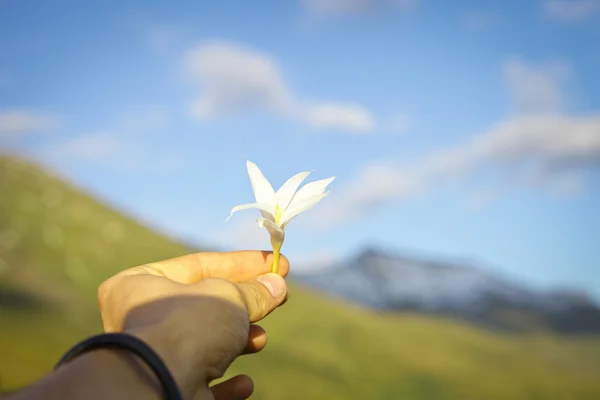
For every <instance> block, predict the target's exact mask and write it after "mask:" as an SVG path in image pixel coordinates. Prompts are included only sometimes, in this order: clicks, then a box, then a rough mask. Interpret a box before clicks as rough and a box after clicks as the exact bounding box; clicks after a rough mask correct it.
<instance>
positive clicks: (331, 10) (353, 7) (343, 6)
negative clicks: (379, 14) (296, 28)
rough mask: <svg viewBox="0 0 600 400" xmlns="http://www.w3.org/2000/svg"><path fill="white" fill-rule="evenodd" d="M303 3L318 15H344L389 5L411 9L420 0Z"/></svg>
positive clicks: (319, 0)
mask: <svg viewBox="0 0 600 400" xmlns="http://www.w3.org/2000/svg"><path fill="white" fill-rule="evenodd" d="M302 4H303V5H304V7H305V8H306V10H307V11H308V12H309V13H310V14H312V15H315V16H318V17H344V16H349V15H356V14H363V13H366V12H369V11H373V10H377V9H384V8H389V7H396V8H400V9H410V8H413V7H415V6H416V5H417V4H418V0H302Z"/></svg>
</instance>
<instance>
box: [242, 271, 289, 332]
mask: <svg viewBox="0 0 600 400" xmlns="http://www.w3.org/2000/svg"><path fill="white" fill-rule="evenodd" d="M238 288H239V290H240V292H241V294H242V298H243V300H244V303H245V304H246V308H247V309H248V315H249V317H250V322H256V321H260V320H261V319H263V318H264V317H266V316H267V315H268V314H269V313H270V312H271V311H273V310H274V309H275V308H277V307H278V306H279V305H281V303H283V301H284V300H285V298H286V297H287V285H286V284H285V280H284V279H283V278H282V277H281V276H280V275H278V274H273V273H269V274H265V275H261V276H259V277H258V278H256V279H254V280H251V281H249V282H244V283H238Z"/></svg>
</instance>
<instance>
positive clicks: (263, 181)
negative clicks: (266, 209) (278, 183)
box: [246, 160, 277, 213]
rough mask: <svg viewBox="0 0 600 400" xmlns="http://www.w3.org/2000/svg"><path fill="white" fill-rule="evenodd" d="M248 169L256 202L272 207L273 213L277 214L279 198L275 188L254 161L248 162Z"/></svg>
mask: <svg viewBox="0 0 600 400" xmlns="http://www.w3.org/2000/svg"><path fill="white" fill-rule="evenodd" d="M246 167H247V168H248V176H249V177H250V183H251V184H252V190H253V191H254V197H255V198H256V202H257V203H263V204H269V205H271V206H272V207H273V211H272V213H275V206H276V205H277V197H276V196H275V191H274V190H273V186H271V184H270V183H269V181H268V180H267V178H265V176H264V175H263V173H262V172H261V171H260V169H259V168H258V166H257V165H256V164H254V163H253V162H252V161H250V160H246Z"/></svg>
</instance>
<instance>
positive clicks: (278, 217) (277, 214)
mask: <svg viewBox="0 0 600 400" xmlns="http://www.w3.org/2000/svg"><path fill="white" fill-rule="evenodd" d="M281 214H283V212H282V211H281V208H279V206H276V207H275V223H276V224H277V225H279V221H280V220H281Z"/></svg>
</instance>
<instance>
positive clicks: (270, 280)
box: [256, 273, 287, 297]
mask: <svg viewBox="0 0 600 400" xmlns="http://www.w3.org/2000/svg"><path fill="white" fill-rule="evenodd" d="M256 280H257V281H259V282H260V283H262V284H263V285H264V286H265V287H266V288H267V289H269V292H270V293H271V295H272V296H273V297H281V296H283V295H284V294H285V292H286V290H287V288H286V284H285V281H284V280H283V278H282V277H281V276H280V275H277V274H273V273H269V274H265V275H261V276H259V277H258V278H256Z"/></svg>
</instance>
